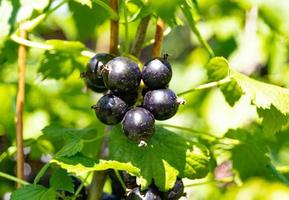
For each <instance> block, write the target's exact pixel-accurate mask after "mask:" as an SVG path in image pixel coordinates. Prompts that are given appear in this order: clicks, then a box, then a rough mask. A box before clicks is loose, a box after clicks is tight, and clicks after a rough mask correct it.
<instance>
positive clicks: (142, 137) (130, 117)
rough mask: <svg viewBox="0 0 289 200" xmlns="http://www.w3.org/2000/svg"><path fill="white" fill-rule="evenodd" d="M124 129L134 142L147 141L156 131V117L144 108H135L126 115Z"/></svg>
mask: <svg viewBox="0 0 289 200" xmlns="http://www.w3.org/2000/svg"><path fill="white" fill-rule="evenodd" d="M122 129H123V132H124V133H125V135H126V136H127V137H128V138H129V139H131V140H133V141H136V142H140V141H147V140H148V139H149V138H150V137H151V136H152V135H153V134H154V131H155V119H154V116H153V115H152V114H151V113H150V112H149V111H148V110H146V109H144V108H140V107H137V108H133V109H131V110H129V111H127V113H126V114H125V116H124V118H123V120H122Z"/></svg>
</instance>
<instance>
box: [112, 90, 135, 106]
mask: <svg viewBox="0 0 289 200" xmlns="http://www.w3.org/2000/svg"><path fill="white" fill-rule="evenodd" d="M111 93H112V94H114V95H115V96H118V97H119V98H121V99H122V100H124V101H125V102H126V103H127V105H128V106H133V105H134V104H135V103H136V101H137V98H138V91H133V92H111Z"/></svg>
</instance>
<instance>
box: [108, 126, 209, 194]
mask: <svg viewBox="0 0 289 200" xmlns="http://www.w3.org/2000/svg"><path fill="white" fill-rule="evenodd" d="M109 149H110V158H111V159H113V160H117V161H119V162H131V163H132V164H133V165H134V166H135V167H137V168H139V169H140V176H139V177H138V182H139V183H140V184H141V186H142V188H146V187H148V185H149V184H150V183H151V181H152V179H154V183H155V184H156V185H157V186H158V188H159V189H160V190H168V189H169V188H171V187H172V186H173V184H174V182H175V180H176V177H177V176H180V177H188V178H191V179H194V178H202V177H204V176H206V174H207V173H208V164H209V157H208V151H207V149H206V148H204V147H203V146H202V145H200V144H196V143H193V142H190V141H187V140H185V139H184V138H182V137H181V136H179V135H177V134H175V133H173V132H171V131H168V130H166V129H164V128H160V127H157V129H156V133H155V135H154V136H153V137H152V138H151V139H150V140H149V142H148V145H147V146H146V147H144V148H140V147H138V144H137V143H135V142H133V141H130V140H128V139H127V137H126V136H125V135H124V134H123V133H122V131H121V129H120V127H115V128H114V129H113V131H112V133H111V140H110V143H109Z"/></svg>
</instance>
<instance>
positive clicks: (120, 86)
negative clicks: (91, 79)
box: [102, 57, 141, 92]
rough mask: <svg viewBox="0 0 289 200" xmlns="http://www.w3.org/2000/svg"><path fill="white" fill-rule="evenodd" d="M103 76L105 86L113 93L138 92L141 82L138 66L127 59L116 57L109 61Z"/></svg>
mask: <svg viewBox="0 0 289 200" xmlns="http://www.w3.org/2000/svg"><path fill="white" fill-rule="evenodd" d="M102 76H103V80H104V84H105V86H106V87H107V88H108V89H110V90H111V91H113V92H132V91H136V90H137V89H138V86H139V84H140V80H141V72H140V69H139V67H138V64H137V63H136V62H134V61H132V60H130V59H129V58H125V57H116V58H114V59H112V60H111V61H109V62H108V63H107V64H106V67H105V68H104V70H103V72H102Z"/></svg>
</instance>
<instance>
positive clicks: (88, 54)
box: [10, 34, 95, 58]
mask: <svg viewBox="0 0 289 200" xmlns="http://www.w3.org/2000/svg"><path fill="white" fill-rule="evenodd" d="M10 38H11V40H13V41H14V42H16V43H18V44H21V45H24V46H27V47H34V48H38V49H44V50H53V49H54V47H53V46H52V45H50V44H44V43H40V42H35V41H31V40H27V39H24V38H21V37H19V36H18V35H16V34H13V35H11V37H10ZM80 54H81V55H82V56H85V57H89V58H91V57H93V56H94V55H95V53H93V52H92V51H88V50H83V51H81V52H80Z"/></svg>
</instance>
